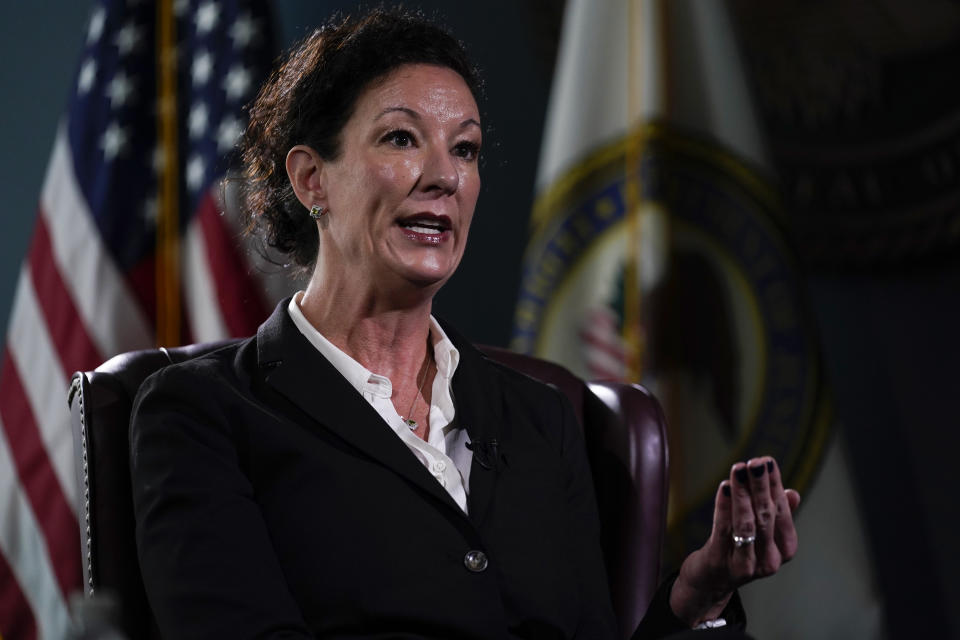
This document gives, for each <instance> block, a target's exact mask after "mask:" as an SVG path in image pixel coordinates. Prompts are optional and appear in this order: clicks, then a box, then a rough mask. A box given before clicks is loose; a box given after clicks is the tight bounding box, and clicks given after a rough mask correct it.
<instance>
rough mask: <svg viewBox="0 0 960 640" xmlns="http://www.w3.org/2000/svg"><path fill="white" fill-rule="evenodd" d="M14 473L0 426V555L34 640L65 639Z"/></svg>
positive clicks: (49, 570)
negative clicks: (28, 615)
mask: <svg viewBox="0 0 960 640" xmlns="http://www.w3.org/2000/svg"><path fill="white" fill-rule="evenodd" d="M13 469H14V466H13V457H12V456H11V452H10V445H9V443H8V442H7V434H6V431H5V430H4V428H3V423H2V422H0V553H2V554H3V555H4V557H5V558H6V559H7V563H8V564H9V565H10V570H11V571H13V574H14V576H15V577H16V580H17V584H19V585H20V590H21V591H22V592H23V595H24V597H25V598H26V599H27V602H29V603H30V608H31V609H32V610H33V615H34V619H35V620H36V623H37V637H38V638H41V639H44V638H46V639H49V640H60V638H66V637H67V632H68V627H69V623H70V620H69V615H68V612H67V605H66V602H64V599H63V596H62V595H61V593H60V587H59V584H58V583H57V579H56V574H54V572H53V566H52V565H51V563H50V558H49V557H48V556H47V551H46V548H45V547H44V545H43V540H44V537H43V533H42V532H41V530H40V527H39V525H38V523H37V521H36V519H35V518H34V515H33V511H32V510H31V509H30V505H29V504H28V503H27V500H26V499H25V497H24V495H23V491H22V489H21V486H20V481H19V479H18V478H17V477H16V475H15V474H14V471H13ZM79 551H80V540H77V552H78V553H79Z"/></svg>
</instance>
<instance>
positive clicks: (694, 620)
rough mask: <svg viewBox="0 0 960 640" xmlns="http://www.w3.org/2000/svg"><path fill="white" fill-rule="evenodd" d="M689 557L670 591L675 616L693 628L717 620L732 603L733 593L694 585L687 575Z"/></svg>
mask: <svg viewBox="0 0 960 640" xmlns="http://www.w3.org/2000/svg"><path fill="white" fill-rule="evenodd" d="M691 560H692V557H688V558H687V560H686V561H685V562H684V566H682V567H680V574H679V575H678V576H677V579H676V581H675V582H674V583H673V588H672V589H671V590H670V609H671V610H672V611H673V615H675V616H676V617H677V618H679V619H680V620H682V621H683V622H684V623H685V624H687V625H688V626H690V627H691V628H693V627H696V626H698V625H700V624H702V623H705V622H707V621H710V620H716V619H717V618H720V617H721V615H722V614H723V611H724V609H726V608H727V605H728V604H729V603H730V598H731V596H732V595H733V592H732V591H730V590H726V589H719V590H718V589H709V588H704V587H702V586H696V585H694V584H693V583H692V582H691V581H690V579H689V577H688V576H687V575H685V574H686V573H687V571H689V566H688V563H689V562H691Z"/></svg>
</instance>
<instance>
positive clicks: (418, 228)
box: [407, 224, 443, 235]
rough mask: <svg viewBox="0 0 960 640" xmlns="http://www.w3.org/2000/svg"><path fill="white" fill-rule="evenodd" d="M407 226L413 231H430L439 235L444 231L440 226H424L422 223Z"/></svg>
mask: <svg viewBox="0 0 960 640" xmlns="http://www.w3.org/2000/svg"><path fill="white" fill-rule="evenodd" d="M407 228H408V229H410V230H411V231H415V232H417V233H430V234H434V235H439V234H441V233H443V231H441V230H440V229H438V228H436V227H424V226H421V225H418V224H412V225H409V226H408V227H407Z"/></svg>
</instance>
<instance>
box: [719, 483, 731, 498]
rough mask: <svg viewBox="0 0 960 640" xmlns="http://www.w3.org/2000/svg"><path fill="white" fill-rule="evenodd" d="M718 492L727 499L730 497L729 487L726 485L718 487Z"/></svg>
mask: <svg viewBox="0 0 960 640" xmlns="http://www.w3.org/2000/svg"><path fill="white" fill-rule="evenodd" d="M720 491H722V492H723V495H725V496H727V497H728V498H729V497H730V485H728V484H725V485H723V486H722V487H720Z"/></svg>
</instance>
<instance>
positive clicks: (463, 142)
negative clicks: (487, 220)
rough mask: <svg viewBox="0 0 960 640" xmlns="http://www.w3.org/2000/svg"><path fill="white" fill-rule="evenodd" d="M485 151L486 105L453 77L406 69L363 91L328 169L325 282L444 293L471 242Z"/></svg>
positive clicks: (432, 69) (441, 70)
mask: <svg viewBox="0 0 960 640" xmlns="http://www.w3.org/2000/svg"><path fill="white" fill-rule="evenodd" d="M480 144H481V128H480V115H479V113H478V110H477V104H476V102H475V101H474V98H473V94H472V93H471V92H470V89H469V88H468V87H467V85H466V83H465V82H464V81H463V78H462V77H461V76H460V75H459V74H458V73H456V72H455V71H453V70H451V69H448V68H446V67H440V66H434V65H425V64H416V65H405V66H402V67H399V68H397V69H396V70H394V71H393V72H391V73H390V74H389V75H387V76H385V77H384V78H382V79H381V80H379V81H377V82H376V83H375V84H374V85H373V86H371V87H370V88H368V89H367V90H366V91H365V92H364V93H362V94H361V96H360V98H359V100H358V101H357V104H356V108H355V111H354V113H353V115H352V116H351V118H350V119H349V120H348V121H347V124H346V125H345V126H344V129H343V131H342V132H341V135H340V156H339V157H338V158H337V159H336V160H333V161H325V162H324V168H323V185H324V189H325V193H326V205H327V207H328V208H329V210H330V213H329V214H328V215H327V218H328V220H327V223H326V226H325V228H324V229H323V233H322V234H321V236H322V246H321V249H320V259H321V260H322V262H323V267H324V271H325V276H329V275H332V274H330V273H329V271H330V270H333V271H334V272H339V275H341V276H345V277H346V278H349V279H355V278H364V277H369V278H372V280H371V281H370V282H372V283H373V284H374V285H375V286H378V287H379V286H386V287H389V288H390V289H388V290H393V288H395V287H397V286H402V285H403V284H404V283H409V284H413V285H416V286H418V287H420V288H423V287H428V288H433V289H434V290H436V289H437V288H439V286H440V285H442V284H443V283H444V282H446V280H447V279H448V278H449V277H450V276H451V275H452V274H453V272H454V271H455V270H456V268H457V265H458V264H460V259H461V258H462V257H463V251H464V248H465V246H466V243H467V233H468V231H469V230H470V221H471V219H472V218H473V210H474V207H475V206H476V203H477V196H478V195H479V192H480V173H479V171H478V167H477V158H478V155H479V152H480Z"/></svg>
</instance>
